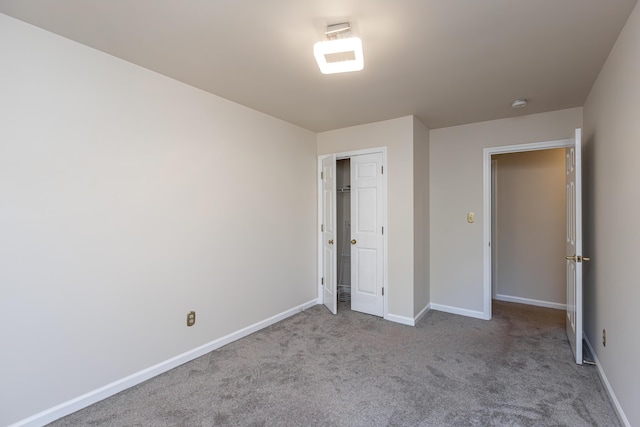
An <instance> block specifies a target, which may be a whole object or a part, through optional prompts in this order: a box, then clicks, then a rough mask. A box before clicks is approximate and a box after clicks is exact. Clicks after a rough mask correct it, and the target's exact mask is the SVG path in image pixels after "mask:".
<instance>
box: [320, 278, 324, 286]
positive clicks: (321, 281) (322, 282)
mask: <svg viewBox="0 0 640 427" xmlns="http://www.w3.org/2000/svg"><path fill="white" fill-rule="evenodd" d="M320 283H321V284H323V285H324V277H323V278H322V280H320Z"/></svg>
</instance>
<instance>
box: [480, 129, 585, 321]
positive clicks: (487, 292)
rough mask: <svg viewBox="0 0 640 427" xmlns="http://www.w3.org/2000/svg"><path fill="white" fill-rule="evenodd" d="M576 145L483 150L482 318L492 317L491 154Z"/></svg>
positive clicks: (544, 144) (545, 144) (564, 143)
mask: <svg viewBox="0 0 640 427" xmlns="http://www.w3.org/2000/svg"><path fill="white" fill-rule="evenodd" d="M573 146H574V139H573V138H570V139H560V140H556V141H544V142H533V143H528V144H516V145H503V146H499V147H488V148H485V149H484V150H483V153H482V155H483V160H482V187H483V190H482V197H483V225H482V231H483V261H482V263H483V267H482V268H483V279H482V282H483V298H484V304H483V305H484V311H483V313H482V318H483V319H484V320H490V319H491V297H492V288H491V272H492V264H493V262H492V258H491V236H492V225H491V215H492V206H491V193H492V190H493V188H492V185H491V156H493V155H494V154H506V153H522V152H525V151H540V150H552V149H554V148H567V147H573Z"/></svg>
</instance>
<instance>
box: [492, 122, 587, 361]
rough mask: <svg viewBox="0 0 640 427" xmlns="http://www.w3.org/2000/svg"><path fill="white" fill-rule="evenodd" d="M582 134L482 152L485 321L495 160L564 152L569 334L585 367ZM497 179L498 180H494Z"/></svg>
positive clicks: (574, 348)
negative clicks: (511, 155)
mask: <svg viewBox="0 0 640 427" xmlns="http://www.w3.org/2000/svg"><path fill="white" fill-rule="evenodd" d="M581 135H582V131H581V129H576V130H575V132H574V135H573V138H572V139H566V140H560V141H549V142H539V143H532V144H519V145H510V146H503V147H491V148H485V149H484V150H483V199H484V201H483V202H484V203H483V205H484V207H483V216H484V218H483V241H484V250H483V271H484V274H483V297H484V312H483V316H482V317H483V318H484V319H486V320H489V319H491V303H492V298H491V297H492V272H493V258H492V251H493V246H492V242H493V240H492V239H493V237H494V234H493V228H494V225H493V223H492V219H493V215H492V212H493V210H494V205H493V203H492V193H493V190H492V189H493V187H492V179H491V178H492V173H491V171H492V167H491V166H492V156H494V155H497V154H504V153H522V152H526V151H538V150H548V149H552V148H564V149H565V160H566V163H565V191H566V192H565V203H566V210H565V212H566V217H565V221H566V222H565V224H566V225H565V254H564V255H565V256H564V261H565V267H566V281H565V284H566V292H567V294H566V295H567V297H566V318H565V319H566V331H567V337H568V339H569V344H570V346H571V350H572V352H573V354H574V356H575V360H576V363H577V364H582V360H583V355H582V262H583V260H584V261H588V260H589V258H588V257H583V254H582V195H581V194H582V166H581V163H582V155H581V151H582V148H581V147H582V136H581ZM494 178H495V177H494Z"/></svg>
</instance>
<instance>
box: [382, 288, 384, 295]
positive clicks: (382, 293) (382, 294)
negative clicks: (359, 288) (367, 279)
mask: <svg viewBox="0 0 640 427" xmlns="http://www.w3.org/2000/svg"><path fill="white" fill-rule="evenodd" d="M382 296H384V288H382Z"/></svg>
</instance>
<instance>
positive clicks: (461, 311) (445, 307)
mask: <svg viewBox="0 0 640 427" xmlns="http://www.w3.org/2000/svg"><path fill="white" fill-rule="evenodd" d="M430 305H431V309H432V310H435V311H443V312H445V313H451V314H459V315H460V316H467V317H474V318H476V319H483V320H489V319H487V318H486V317H485V314H484V312H482V311H474V310H467V309H466V308H459V307H451V306H449V305H442V304H434V303H431V304H430Z"/></svg>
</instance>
